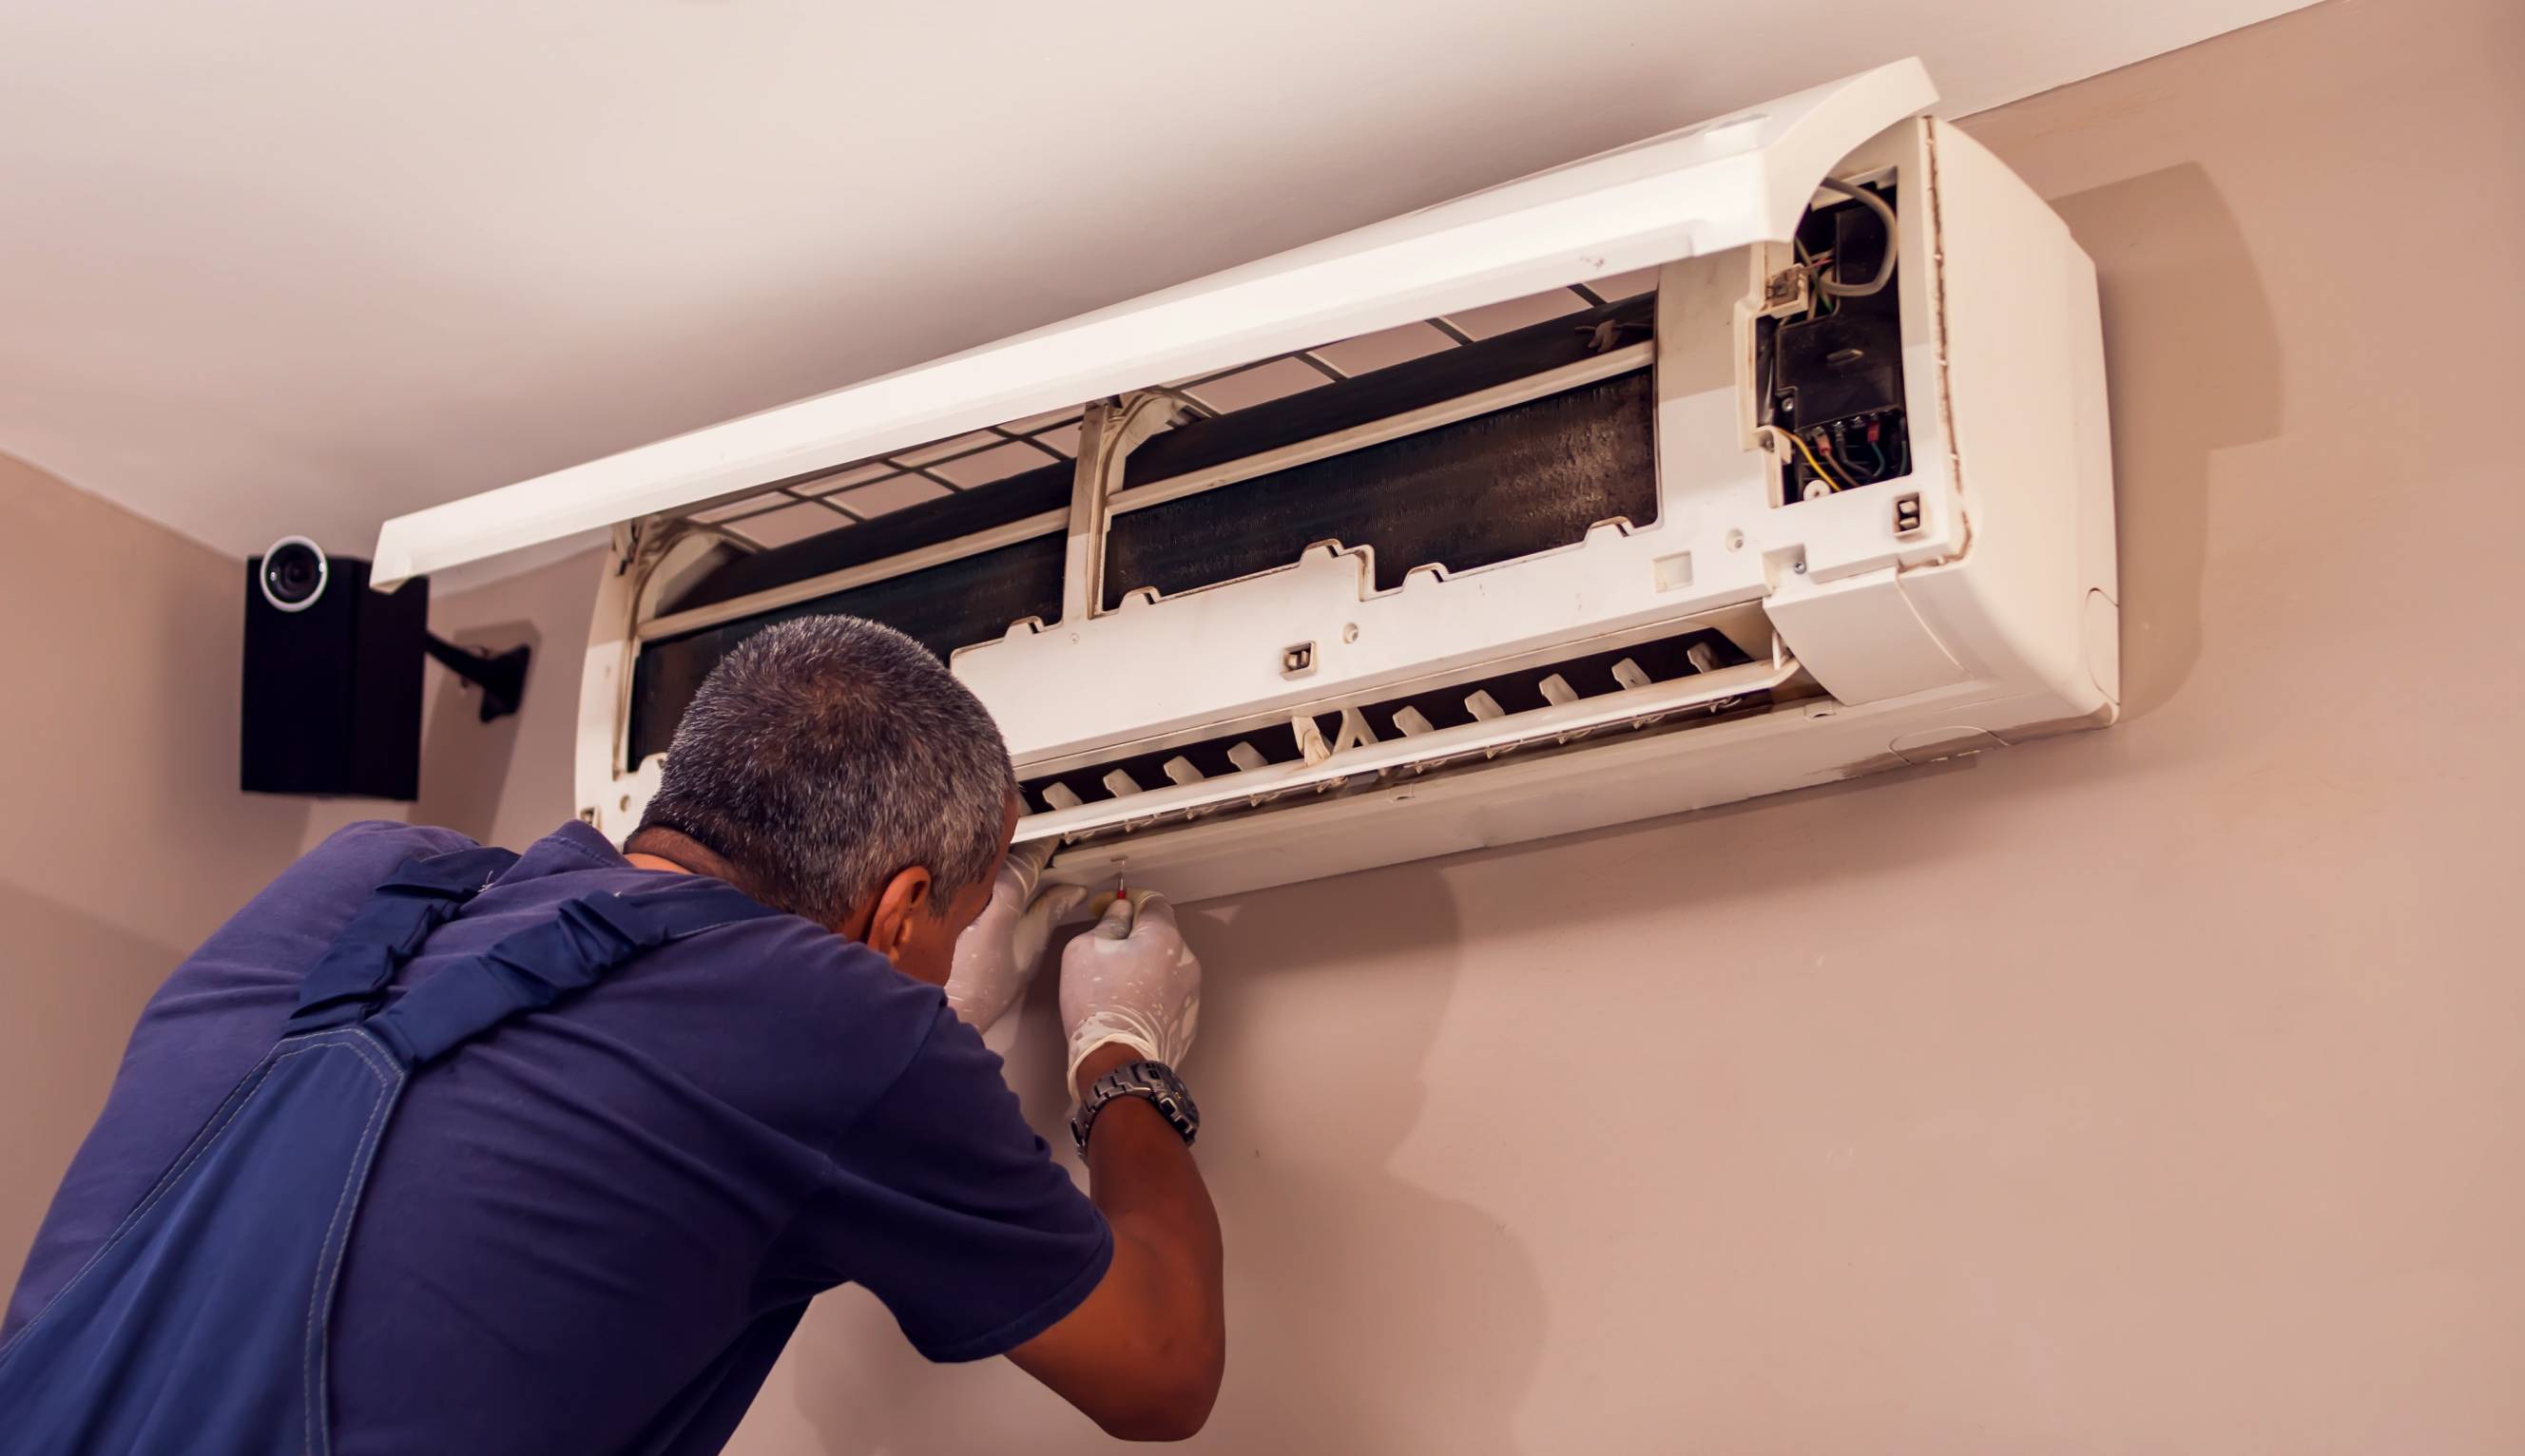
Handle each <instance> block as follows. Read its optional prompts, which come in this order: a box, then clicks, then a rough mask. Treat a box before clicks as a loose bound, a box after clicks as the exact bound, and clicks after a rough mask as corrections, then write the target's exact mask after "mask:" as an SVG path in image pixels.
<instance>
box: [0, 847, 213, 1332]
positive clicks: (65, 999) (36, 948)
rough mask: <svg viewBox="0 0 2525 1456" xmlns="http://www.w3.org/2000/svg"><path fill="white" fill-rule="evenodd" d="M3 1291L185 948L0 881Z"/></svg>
mask: <svg viewBox="0 0 2525 1456" xmlns="http://www.w3.org/2000/svg"><path fill="white" fill-rule="evenodd" d="M0 926H7V927H8V931H7V942H8V952H7V960H8V973H7V974H6V975H0V1048H5V1054H0V1297H5V1291H6V1290H7V1289H8V1288H9V1287H10V1286H14V1285H16V1283H17V1281H18V1270H19V1267H20V1265H21V1264H22V1263H23V1262H24V1261H25V1254H26V1246H27V1244H28V1243H29V1242H31V1241H32V1240H33V1238H34V1237H35V1226H36V1225H37V1224H39V1223H41V1222H42V1221H43V1217H44V1210H45V1209H46V1208H47V1207H49V1206H51V1204H52V1199H53V1189H54V1188H55V1187H56V1186H57V1185H59V1184H60V1182H61V1177H62V1171H63V1170H64V1169H66V1168H68V1167H69V1166H70V1162H71V1154H73V1153H74V1152H76V1151H77V1150H78V1145H79V1142H80V1140H82V1139H84V1138H85V1137H86V1136H87V1130H88V1124H89V1123H90V1122H91V1121H93V1120H94V1118H95V1116H96V1112H97V1109H98V1108H100V1107H102V1106H104V1105H105V1093H106V1089H107V1088H109V1087H111V1086H112V1085H113V1083H114V1074H115V1070H116V1068H117V1067H118V1066H120V1065H121V1062H122V1057H123V1043H124V1041H125V1040H126V1039H128V1038H129V1037H130V1035H131V1024H132V1023H133V1022H134V1021H137V1020H138V1019H139V1017H140V1008H141V1006H142V1005H143V1004H145V1003H146V1002H147V1001H148V999H149V996H150V994H151V993H153V992H155V991H156V990H157V989H158V983H159V982H161V981H163V980H165V979H166V976H167V973H168V972H169V971H171V970H173V969H174V968H175V963H176V962H177V961H179V960H182V959H183V958H184V955H185V949H183V948H178V947H176V946H164V945H160V944H159V943H157V942H155V941H152V940H150V939H148V938H147V937H145V936H140V935H135V934H133V933H132V932H130V931H128V930H125V929H124V928H122V927H121V926H117V925H111V924H108V923H107V922H105V921H103V920H99V919H97V918H96V917H94V916H92V915H88V914H84V913H82V912H81V911H79V910H77V909H74V908H73V907H71V906H69V905H65V904H62V903H60V902H59V901H56V900H51V899H47V898H44V897H42V896H40V895H37V894H34V893H33V892H31V891H28V890H25V889H23V888H21V887H19V886H16V885H11V884H7V883H5V882H0Z"/></svg>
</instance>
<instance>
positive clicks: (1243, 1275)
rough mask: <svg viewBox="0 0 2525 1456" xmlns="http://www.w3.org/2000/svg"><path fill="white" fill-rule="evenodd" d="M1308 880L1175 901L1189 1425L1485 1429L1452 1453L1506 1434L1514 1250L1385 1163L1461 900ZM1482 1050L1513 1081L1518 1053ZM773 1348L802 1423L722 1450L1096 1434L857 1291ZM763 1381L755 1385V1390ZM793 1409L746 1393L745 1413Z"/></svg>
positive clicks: (876, 1449) (1414, 1113)
mask: <svg viewBox="0 0 2525 1456" xmlns="http://www.w3.org/2000/svg"><path fill="white" fill-rule="evenodd" d="M1304 893H1305V896H1306V899H1305V905H1306V908H1307V913H1306V914H1305V915H1303V916H1302V915H1298V914H1294V913H1289V911H1290V910H1291V909H1294V908H1295V907H1296V906H1297V904H1298V903H1299V902H1298V901H1297V900H1295V899H1292V898H1290V896H1289V895H1288V894H1287V893H1285V892H1281V893H1265V894H1262V895H1257V896H1253V897H1249V898H1244V899H1241V900H1233V901H1223V902H1213V903H1212V904H1210V905H1206V906H1202V907H1200V908H1198V909H1196V910H1189V911H1187V912H1186V919H1187V922H1188V924H1187V931H1188V933H1189V935H1190V936H1191V937H1192V939H1193V940H1194V942H1195V944H1196V945H1198V946H1201V947H1202V949H1203V952H1204V956H1205V971H1206V976H1205V981H1204V994H1203V1000H1204V1006H1203V1009H1204V1013H1205V1015H1204V1020H1205V1022H1206V1024H1207V1025H1208V1026H1209V1027H1211V1028H1212V1029H1213V1030H1212V1034H1211V1036H1210V1037H1209V1039H1208V1040H1207V1041H1205V1042H1204V1043H1202V1044H1201V1045H1200V1046H1199V1047H1198V1048H1197V1049H1196V1050H1195V1052H1194V1054H1193V1058H1192V1063H1191V1065H1190V1066H1189V1067H1188V1068H1187V1069H1186V1070H1187V1073H1188V1075H1189V1076H1190V1078H1191V1079H1192V1081H1193V1083H1194V1085H1195V1087H1196V1088H1197V1089H1198V1088H1204V1087H1206V1088H1211V1089H1214V1090H1215V1092H1214V1093H1213V1097H1212V1104H1211V1106H1210V1107H1209V1108H1207V1109H1206V1111H1205V1117H1206V1122H1205V1126H1204V1128H1203V1132H1202V1145H1201V1151H1202V1159H1201V1161H1202V1169H1203V1173H1204V1175H1205V1177H1207V1179H1208V1180H1209V1182H1210V1187H1211V1190H1212V1194H1213V1197H1214V1198H1215V1199H1216V1201H1217V1205H1218V1210H1219V1217H1220V1221H1221V1224H1222V1226H1223V1233H1224V1237H1225V1239H1226V1244H1227V1248H1228V1250H1229V1253H1228V1275H1227V1278H1228V1287H1227V1301H1228V1349H1229V1355H1228V1373H1227V1383H1226V1385H1225V1387H1224V1388H1223V1389H1222V1390H1221V1392H1220V1395H1219V1402H1218V1408H1217V1410H1216V1412H1215V1414H1214V1415H1213V1418H1212V1420H1211V1424H1210V1427H1209V1429H1208V1430H1207V1431H1206V1432H1204V1433H1203V1434H1202V1436H1201V1437H1199V1438H1198V1439H1197V1440H1196V1441H1195V1442H1194V1443H1193V1444H1194V1447H1195V1448H1196V1449H1201V1448H1207V1449H1217V1450H1228V1449H1233V1450H1240V1451H1377V1450H1401V1449H1409V1448H1411V1445H1412V1443H1413V1442H1412V1432H1413V1431H1414V1430H1415V1428H1416V1426H1417V1424H1418V1421H1417V1414H1416V1413H1421V1412H1427V1411H1433V1410H1440V1409H1443V1410H1445V1411H1447V1412H1449V1413H1450V1414H1449V1416H1448V1417H1447V1420H1446V1424H1447V1425H1448V1427H1449V1428H1450V1429H1451V1430H1455V1431H1480V1432H1487V1433H1488V1435H1487V1436H1486V1437H1485V1438H1483V1439H1480V1440H1477V1441H1474V1442H1472V1443H1469V1444H1467V1443H1463V1442H1461V1441H1460V1442H1458V1443H1457V1444H1456V1445H1455V1446H1454V1447H1453V1448H1452V1449H1455V1450H1457V1451H1461V1452H1463V1453H1465V1456H1479V1453H1482V1452H1487V1451H1497V1452H1508V1451H1511V1450H1514V1449H1517V1443H1516V1441H1515V1440H1514V1438H1513V1435H1512V1429H1513V1426H1514V1422H1515V1418H1516V1415H1517V1411H1518V1407H1519V1405H1520V1403H1521V1402H1522V1400H1523V1398H1524V1396H1525V1394H1526V1392H1527V1391H1528V1390H1529V1389H1530V1388H1531V1386H1532V1384H1533V1383H1534V1380H1535V1378H1536V1375H1537V1371H1538V1367H1539V1362H1540V1360H1541V1357H1542V1352H1543V1338H1544V1327H1545V1310H1544V1303H1543V1290H1542V1284H1541V1280H1540V1277H1539V1275H1538V1272H1537V1270H1536V1266H1535V1263H1534V1260H1533V1259H1532V1257H1531V1256H1530V1255H1529V1254H1528V1253H1527V1252H1526V1250H1525V1249H1524V1248H1523V1247H1522V1246H1521V1245H1519V1244H1518V1243H1517V1241H1516V1239H1515V1238H1513V1237H1512V1236H1511V1235H1510V1233H1509V1232H1508V1231H1507V1229H1506V1228H1505V1227H1504V1226H1503V1225H1502V1224H1501V1223H1500V1222H1499V1221H1498V1220H1497V1219H1495V1218H1493V1217H1492V1216H1490V1215H1489V1214H1487V1213H1485V1212H1484V1211H1482V1210H1481V1209H1478V1208H1475V1207H1472V1206H1469V1205H1467V1204H1464V1203H1461V1202H1457V1201H1455V1200H1453V1199H1450V1198H1447V1197H1444V1196H1442V1195H1440V1194H1437V1193H1434V1192H1432V1191H1430V1190H1429V1189H1423V1188H1420V1187H1418V1186H1415V1185H1414V1184H1412V1183H1411V1182H1408V1181H1406V1180H1405V1179H1404V1178H1402V1177H1400V1176H1398V1175H1397V1174H1396V1173H1394V1172H1393V1171H1391V1166H1392V1165H1393V1164H1394V1163H1395V1162H1396V1160H1397V1158H1398V1154H1399V1153H1400V1151H1401V1150H1402V1148H1403V1146H1404V1144H1405V1142H1406V1141H1407V1140H1408V1139H1409V1138H1410V1136H1411V1132H1412V1130H1413V1128H1414V1126H1415V1125H1416V1124H1417V1123H1418V1121H1419V1118H1420V1112H1421V1106H1422V1101H1423V1092H1424V1089H1423V1083H1422V1080H1421V1078H1420V1076H1419V1075H1418V1073H1417V1069H1418V1068H1420V1066H1421V1065H1422V1063H1423V1061H1424V1059H1425V1058H1426V1057H1427V1055H1428V1053H1429V1049H1430V1047H1431V1045H1432V1043H1433V1042H1434V1041H1435V1036H1436V1029H1437V1027H1438V1025H1439V1023H1440V1020H1441V1019H1442V1017H1443V1016H1444V1015H1445V1013H1446V1009H1447V1002H1448V999H1449V997H1450V995H1451V993H1452V990H1453V987H1454V984H1455V978H1456V973H1457V970H1458V965H1459V956H1458V941H1459V936H1460V916H1459V914H1458V911H1457V907H1456V904H1455V902H1454V899H1453V898H1452V897H1451V896H1450V894H1449V892H1448V890H1447V888H1446V886H1445V884H1444V883H1443V882H1442V881H1441V880H1440V878H1439V877H1438V875H1437V874H1436V872H1435V871H1434V870H1431V869H1426V868H1422V869H1414V870H1406V871H1397V872H1392V873H1387V874H1382V875H1378V876H1375V877H1372V879H1354V880H1352V881H1349V882H1345V883H1343V884H1341V885H1339V886H1334V885H1326V884H1318V885H1312V886H1309V887H1305V891H1304ZM1054 954H1055V956H1057V955H1058V951H1055V952H1054ZM1056 963H1057V961H1049V962H1048V964H1056ZM1367 965H1373V966H1376V967H1378V968H1380V972H1381V973H1380V974H1378V975H1376V976H1375V977H1373V978H1372V980H1365V979H1363V978H1362V984H1363V986H1364V993H1363V994H1362V995H1354V994H1353V993H1352V991H1351V990H1350V987H1349V984H1348V983H1349V982H1350V981H1351V980H1353V979H1355V978H1353V977H1352V975H1351V973H1352V972H1353V970H1354V968H1355V967H1360V966H1367ZM1397 966H1402V967H1405V968H1407V973H1405V974H1392V973H1391V972H1392V971H1393V969H1394V968H1395V967H1397ZM1054 979H1055V978H1054V977H1053V976H1051V975H1049V974H1047V975H1045V976H1044V977H1043V978H1042V979H1041V980H1039V981H1038V983H1037V985H1036V988H1035V992H1034V994H1033V995H1031V996H1030V997H1029V1002H1028V1005H1027V1006H1026V1008H1025V1011H1024V1021H1023V1024H1022V1025H1021V1026H1020V1027H1019V1028H1018V1029H1017V1030H1018V1036H1017V1037H1016V1039H1015V1045H1014V1046H1013V1048H1012V1050H1011V1053H1010V1056H1009V1065H1008V1075H1009V1081H1010V1085H1011V1086H1012V1087H1014V1088H1015V1089H1016V1090H1017V1092H1018V1093H1019V1095H1020V1097H1021V1098H1022V1099H1023V1101H1024V1102H1025V1105H1026V1112H1027V1115H1028V1118H1029V1120H1031V1121H1032V1122H1033V1123H1034V1124H1035V1126H1037V1127H1050V1126H1054V1125H1055V1123H1056V1120H1057V1118H1058V1116H1059V1113H1060V1111H1061V1109H1062V1108H1063V1107H1064V1105H1065V1100H1066V1099H1065V1098H1064V1095H1063V1093H1062V1091H1061V1073H1062V1061H1063V1056H1062V1046H1061V1040H1060V1031H1059V1027H1058V1016H1057V1011H1056V1007H1055V1000H1056V995H1055V986H1054ZM1261 1027H1277V1028H1281V1029H1283V1030H1284V1031H1285V1030H1286V1029H1288V1028H1291V1027H1306V1028H1309V1029H1310V1031H1309V1034H1308V1035H1307V1036H1306V1037H1305V1038H1304V1039H1303V1040H1300V1041H1272V1042H1269V1043H1265V1042H1264V1041H1263V1039H1261V1038H1259V1037H1254V1036H1251V1035H1250V1034H1248V1033H1250V1029H1253V1028H1261ZM994 1040H997V1039H996V1038H995V1039H994ZM1502 1053H1503V1056H1504V1058H1509V1060H1504V1061H1503V1064H1502V1066H1501V1068H1500V1075H1501V1079H1502V1082H1501V1085H1502V1086H1503V1087H1507V1086H1509V1085H1510V1083H1511V1082H1512V1079H1513V1070H1514V1069H1513V1066H1512V1065H1511V1064H1510V1062H1511V1061H1512V1056H1513V1049H1512V1048H1502ZM1502 1151H1503V1155H1505V1154H1506V1152H1507V1150H1506V1149H1503V1150H1502ZM790 1358H791V1365H792V1367H793V1369H794V1371H795V1375H794V1380H793V1384H794V1390H795V1395H794V1399H795V1402H796V1406H797V1409H798V1413H799V1414H800V1415H803V1416H804V1417H805V1419H806V1421H807V1422H808V1423H809V1424H810V1425H811V1426H812V1427H813V1430H814V1435H813V1436H812V1437H798V1436H793V1437H790V1438H788V1439H785V1440H783V1439H777V1438H775V1437H773V1435H772V1432H769V1431H767V1430H763V1429H761V1428H758V1430H757V1432H749V1433H748V1434H747V1435H745V1436H741V1437H740V1439H739V1442H738V1444H737V1445H736V1446H735V1447H732V1449H739V1450H770V1449H782V1450H798V1449H816V1450H820V1451H823V1452H826V1453H829V1456H880V1453H901V1452H912V1451H1027V1452H1065V1451H1080V1452H1102V1451H1108V1450H1111V1449H1112V1443H1111V1442H1110V1441H1108V1440H1107V1439H1106V1438H1105V1437H1104V1435H1103V1434H1102V1433H1101V1432H1098V1431H1097V1430H1096V1429H1095V1428H1094V1427H1093V1426H1092V1425H1091V1424H1089V1423H1088V1422H1087V1421H1086V1420H1085V1419H1084V1418H1083V1417H1080V1416H1078V1415H1077V1414H1075V1413H1074V1412H1072V1411H1070V1410H1069V1409H1068V1408H1067V1407H1066V1406H1065V1405H1064V1404H1063V1403H1062V1402H1061V1401H1060V1400H1059V1399H1058V1398H1056V1397H1054V1396H1052V1395H1051V1394H1050V1393H1049V1392H1046V1391H1044V1390H1042V1389H1040V1388H1039V1387H1037V1386H1036V1385H1035V1384H1034V1383H1033V1382H1032V1381H1030V1380H1028V1379H1026V1378H1025V1377H1023V1376H1022V1375H1019V1374H1018V1373H1017V1372H1016V1371H1015V1370H1014V1369H1011V1368H1006V1367H1004V1366H1001V1365H1000V1362H990V1363H989V1364H987V1365H985V1366H982V1367H955V1366H931V1365H928V1364H925V1363H924V1362H922V1361H921V1359H920V1358H919V1357H918V1356H917V1355H916V1354H915V1353H913V1351H912V1350H911V1348H910V1347H909V1346H908V1345H906V1344H905V1343H904V1340H903V1338H902V1336H901V1335H900V1334H899V1333H897V1332H896V1330H895V1329H894V1326H893V1322H892V1321H891V1320H890V1319H889V1318H888V1317H887V1316H886V1314H885V1312H884V1311H883V1310H882V1309H881V1308H880V1307H879V1306H878V1305H877V1304H876V1303H875V1301H874V1300H872V1299H870V1298H868V1297H866V1295H864V1294H861V1293H859V1292H858V1291H855V1290H845V1291H841V1292H838V1293H836V1294H833V1295H828V1296H826V1298H824V1299H823V1300H822V1301H820V1302H819V1303H818V1305H817V1309H816V1310H815V1312H814V1313H813V1314H812V1315H811V1316H810V1317H809V1319H808V1320H807V1322H806V1324H805V1326H804V1328H803V1329H802V1330H801V1332H800V1334H799V1335H798V1338H797V1339H796V1340H795V1341H794V1342H793V1343H792V1345H791V1357H790ZM780 1398H781V1396H780V1395H779V1394H778V1393H777V1392H767V1400H766V1403H767V1404H768V1403H769V1402H770V1401H773V1400H778V1399H780ZM788 1419H789V1418H788V1415H787V1413H786V1412H779V1413H777V1414H774V1413H770V1412H765V1411H758V1412H757V1414H756V1417H755V1422H761V1423H763V1426H764V1427H768V1426H771V1425H786V1424H787V1423H788ZM749 1424H754V1423H753V1422H750V1423H749ZM811 1440H812V1445H811V1444H810V1441H811Z"/></svg>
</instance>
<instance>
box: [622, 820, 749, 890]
mask: <svg viewBox="0 0 2525 1456" xmlns="http://www.w3.org/2000/svg"><path fill="white" fill-rule="evenodd" d="M622 857H623V858H624V859H627V860H629V861H630V862H631V863H632V864H633V866H635V867H637V868H639V869H646V870H659V871H664V872H666V873H669V874H678V875H708V876H710V877H711V878H712V879H714V880H725V881H726V882H727V883H729V884H731V885H735V886H736V887H737V888H738V889H740V890H741V889H743V888H745V887H744V885H743V884H742V883H741V882H740V881H739V880H738V879H737V876H736V867H735V866H733V865H731V864H729V863H728V862H727V861H726V860H725V859H723V858H721V857H719V854H718V851H717V850H715V849H711V848H710V847H709V846H708V845H705V844H703V843H702V842H701V841H699V840H697V839H694V838H693V837H692V836H690V835H688V834H684V833H682V832H680V831H677V830H673V829H666V828H661V827H660V826H657V825H654V824H653V825H650V826H648V827H646V828H644V829H641V830H640V831H638V832H637V833H635V834H633V835H632V836H631V838H630V839H629V840H627V841H625V842H624V843H623V846H622Z"/></svg>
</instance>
